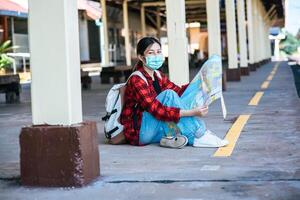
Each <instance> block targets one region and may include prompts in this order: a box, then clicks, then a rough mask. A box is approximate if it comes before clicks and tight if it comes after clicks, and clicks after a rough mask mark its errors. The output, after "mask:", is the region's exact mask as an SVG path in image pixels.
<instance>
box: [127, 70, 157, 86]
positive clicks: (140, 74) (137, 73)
mask: <svg viewBox="0 0 300 200" xmlns="http://www.w3.org/2000/svg"><path fill="white" fill-rule="evenodd" d="M154 73H155V74H156V76H157V77H158V78H159V79H162V77H161V74H160V73H159V71H157V70H154ZM133 75H137V76H139V77H140V78H141V79H143V80H144V81H145V82H146V84H147V85H148V81H147V79H146V77H145V76H144V75H143V73H142V72H140V71H138V70H137V71H134V72H132V73H131V74H130V76H129V77H128V79H127V81H126V84H127V82H128V81H129V79H130V77H131V76H133Z"/></svg>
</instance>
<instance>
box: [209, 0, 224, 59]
mask: <svg viewBox="0 0 300 200" xmlns="http://www.w3.org/2000/svg"><path fill="white" fill-rule="evenodd" d="M206 13H207V31H208V53H209V56H211V55H213V54H217V55H219V56H222V51H221V29H220V28H221V27H220V5H219V0H206Z"/></svg>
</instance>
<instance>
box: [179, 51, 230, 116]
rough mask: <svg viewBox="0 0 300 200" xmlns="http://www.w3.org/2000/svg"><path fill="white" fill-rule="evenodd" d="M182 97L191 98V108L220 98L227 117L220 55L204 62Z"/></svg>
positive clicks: (208, 103)
mask: <svg viewBox="0 0 300 200" xmlns="http://www.w3.org/2000/svg"><path fill="white" fill-rule="evenodd" d="M182 97H183V98H187V99H191V101H190V105H187V107H189V108H195V107H201V106H205V105H207V106H208V105H210V104H211V103H213V102H214V101H215V100H217V99H219V98H220V99H221V106H222V112H223V117H224V119H225V118H226V115H227V111H226V107H225V103H224V99H223V93H222V61H221V57H220V56H217V55H213V56H211V57H210V58H209V59H208V60H207V61H206V62H205V63H204V65H203V66H202V68H201V69H200V71H199V72H198V73H197V74H196V76H195V77H194V79H193V80H192V81H191V83H190V85H189V87H188V88H187V89H186V90H185V92H184V94H183V95H182ZM185 102H187V101H185Z"/></svg>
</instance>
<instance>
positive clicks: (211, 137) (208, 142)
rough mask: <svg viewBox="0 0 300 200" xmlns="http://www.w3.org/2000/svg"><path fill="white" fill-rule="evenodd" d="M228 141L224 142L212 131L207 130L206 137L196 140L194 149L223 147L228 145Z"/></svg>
mask: <svg viewBox="0 0 300 200" xmlns="http://www.w3.org/2000/svg"><path fill="white" fill-rule="evenodd" d="M228 144H229V142H228V140H225V139H224V140H222V139H220V138H219V137H218V136H216V135H215V134H214V133H212V132H211V131H210V130H206V132H205V133H204V135H203V136H202V137H200V138H195V139H194V144H193V146H194V147H223V146H226V145H228Z"/></svg>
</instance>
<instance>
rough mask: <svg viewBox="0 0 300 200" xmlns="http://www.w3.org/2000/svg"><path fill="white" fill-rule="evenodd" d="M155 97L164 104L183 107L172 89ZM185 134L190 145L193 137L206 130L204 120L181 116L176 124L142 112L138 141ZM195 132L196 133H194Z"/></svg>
mask: <svg viewBox="0 0 300 200" xmlns="http://www.w3.org/2000/svg"><path fill="white" fill-rule="evenodd" d="M157 99H158V100H159V101H160V102H161V103H162V104H163V105H165V106H170V107H177V108H181V109H186V108H184V105H183V102H182V100H181V97H179V96H178V94H177V93H176V92H175V91H173V90H165V91H163V92H161V93H160V94H159V95H158V96H157ZM177 131H178V132H180V133H181V134H182V135H185V136H186V137H187V138H188V140H189V144H190V145H192V144H193V142H194V138H195V136H196V137H201V136H202V135H203V134H204V132H205V131H206V127H205V124H204V122H203V121H202V120H201V119H199V118H197V117H181V118H180V120H179V122H178V123H177V124H175V123H173V122H163V121H159V120H157V119H156V118H155V117H153V116H152V115H151V114H150V113H148V112H144V113H143V118H142V125H141V130H140V143H142V144H150V143H158V142H159V141H160V139H161V138H162V137H163V136H169V135H175V134H176V132H177ZM196 133H197V134H198V135H196Z"/></svg>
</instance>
